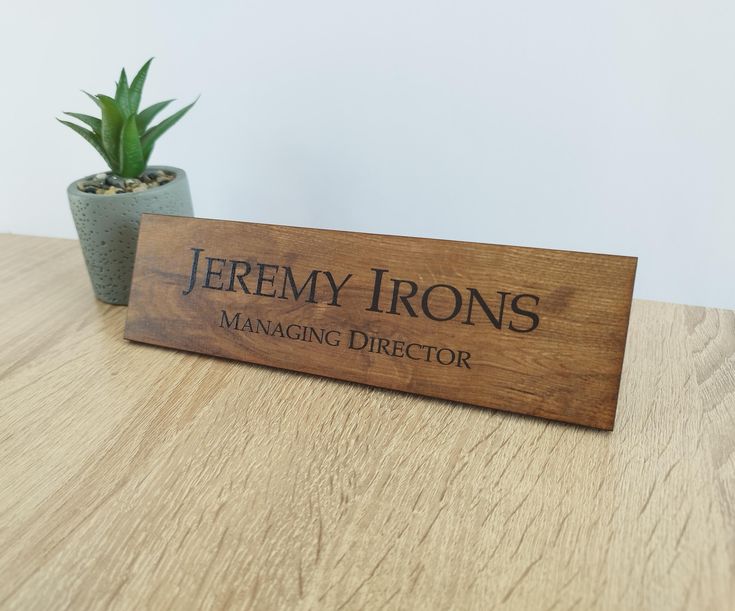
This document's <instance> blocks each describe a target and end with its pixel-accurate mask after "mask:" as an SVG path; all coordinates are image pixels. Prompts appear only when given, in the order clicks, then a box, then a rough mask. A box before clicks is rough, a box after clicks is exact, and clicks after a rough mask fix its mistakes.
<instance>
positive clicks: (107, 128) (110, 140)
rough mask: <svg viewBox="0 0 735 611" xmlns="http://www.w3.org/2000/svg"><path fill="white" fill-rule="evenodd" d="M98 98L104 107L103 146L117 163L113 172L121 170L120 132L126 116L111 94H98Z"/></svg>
mask: <svg viewBox="0 0 735 611" xmlns="http://www.w3.org/2000/svg"><path fill="white" fill-rule="evenodd" d="M97 99H98V100H99V101H100V105H101V107H102V133H101V138H102V146H103V147H104V149H105V152H106V153H107V155H108V156H109V158H110V160H111V161H112V162H113V164H114V165H115V167H113V168H112V170H113V172H119V169H120V168H119V161H120V133H121V132H122V128H123V123H124V121H125V118H124V117H123V114H122V111H121V110H120V107H119V106H118V105H117V102H115V100H113V99H112V98H111V97H110V96H106V95H103V94H98V95H97Z"/></svg>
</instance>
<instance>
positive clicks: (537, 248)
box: [141, 212, 638, 266]
mask: <svg viewBox="0 0 735 611" xmlns="http://www.w3.org/2000/svg"><path fill="white" fill-rule="evenodd" d="M145 217H158V218H161V217H163V218H165V217H173V218H179V219H185V220H197V221H209V222H213V223H239V224H241V225H254V226H258V227H272V228H276V229H284V228H285V229H299V230H305V231H329V232H335V233H343V234H351V235H363V236H372V237H378V238H389V239H392V238H402V239H410V240H422V241H435V242H450V243H452V244H472V245H485V246H497V247H501V248H517V249H520V250H532V251H545V252H556V253H570V254H577V255H593V256H596V257H610V258H614V259H628V260H630V261H631V262H633V263H635V264H636V266H637V263H638V257H637V256H635V255H618V254H611V253H601V252H589V251H584V250H571V249H565V248H546V247H543V246H518V245H516V244H496V243H490V242H472V241H470V240H452V239H449V238H427V237H421V236H407V235H401V234H391V233H373V232H369V231H353V230H349V229H333V228H324V227H303V226H300V225H283V224H281V223H256V222H253V221H238V220H231V219H213V218H207V217H201V216H196V217H192V216H181V215H177V214H156V213H152V212H144V213H142V215H141V221H142V220H143V219H144V218H145Z"/></svg>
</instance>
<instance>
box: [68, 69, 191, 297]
mask: <svg viewBox="0 0 735 611" xmlns="http://www.w3.org/2000/svg"><path fill="white" fill-rule="evenodd" d="M151 61H152V59H149V60H148V61H147V62H146V63H145V64H144V65H143V67H142V68H141V69H140V70H139V71H138V73H137V74H136V75H135V78H133V80H132V81H130V83H128V78H127V75H126V74H125V69H124V68H123V70H122V72H121V73H120V80H119V81H118V82H117V84H116V90H115V96H114V97H111V96H107V95H103V94H98V95H91V94H89V93H87V95H88V96H89V97H90V98H91V99H92V101H93V102H94V103H95V104H96V105H97V106H98V108H99V110H100V117H93V116H90V115H86V114H80V113H74V112H65V113H64V114H66V115H69V116H71V117H73V118H75V119H77V120H78V121H80V122H82V123H83V124H85V125H86V126H87V127H88V128H89V129H87V128H86V127H82V126H81V125H78V124H76V123H72V122H70V121H63V120H61V119H59V121H61V123H63V124H64V125H67V126H68V127H70V128H71V129H73V130H74V131H75V132H77V133H78V134H79V135H80V136H82V137H83V138H84V139H85V140H86V141H87V142H89V143H90V144H91V145H92V146H93V147H94V148H95V150H96V151H97V152H98V153H99V154H100V155H101V156H102V158H103V159H104V160H105V163H106V164H107V166H108V167H109V171H106V172H98V173H95V174H91V175H89V176H86V177H85V178H82V179H80V180H75V181H74V182H72V183H71V184H70V185H69V187H68V189H67V194H68V196H69V205H70V206H71V212H72V216H73V217H74V224H75V225H76V228H77V233H78V234H79V241H80V243H81V246H82V252H83V253H84V260H85V262H86V264H87V271H88V272H89V277H90V279H91V281H92V287H93V288H94V293H95V295H96V296H97V298H98V299H100V300H101V301H104V302H106V303H113V304H127V302H128V295H129V293H130V280H131V277H132V273H133V260H134V258H135V248H136V245H137V241H138V226H139V222H140V215H141V214H142V213H144V212H154V213H157V214H173V215H179V216H192V215H193V213H194V212H193V209H192V205H191V195H190V193H189V184H188V182H187V179H186V173H185V172H184V171H183V170H181V169H179V168H172V167H168V166H149V165H148V160H149V159H150V156H151V153H152V152H153V146H154V144H155V143H156V141H157V140H158V138H160V137H161V135H163V134H164V133H165V132H166V131H167V130H168V129H169V128H171V127H172V126H173V125H174V124H175V123H176V122H177V121H178V120H179V119H181V117H183V116H184V115H185V114H186V113H187V112H188V110H189V109H190V108H191V107H192V106H193V105H194V104H195V103H196V100H195V101H194V102H192V103H191V104H189V105H188V106H186V107H184V108H182V109H181V110H179V111H177V112H175V113H174V114H172V115H171V116H169V117H168V118H166V119H164V120H163V121H161V122H160V123H158V124H156V125H153V126H152V125H151V123H152V122H153V120H154V119H155V117H156V116H157V115H158V113H160V112H161V111H162V110H163V109H164V108H166V107H167V106H168V105H169V104H170V103H171V102H172V101H173V100H166V101H164V102H158V103H157V104H153V105H151V106H148V107H147V108H145V109H143V110H139V106H140V99H141V95H142V93H143V85H144V84H145V80H146V76H147V75H148V68H149V67H150V64H151ZM85 93H86V92H85Z"/></svg>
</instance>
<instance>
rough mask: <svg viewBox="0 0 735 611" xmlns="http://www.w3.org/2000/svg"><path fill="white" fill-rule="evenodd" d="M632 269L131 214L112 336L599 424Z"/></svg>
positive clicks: (609, 409) (564, 257)
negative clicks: (132, 257)
mask: <svg viewBox="0 0 735 611" xmlns="http://www.w3.org/2000/svg"><path fill="white" fill-rule="evenodd" d="M195 249H198V250H195ZM207 257H210V258H211V260H208V259H207ZM195 260H196V262H197V269H196V273H195V274H194V277H195V282H194V283H193V284H192V283H191V278H192V268H193V265H194V262H195ZM233 262H239V263H233ZM636 263H637V259H636V258H635V257H619V256H611V255H598V254H588V253H578V252H570V251H556V250H546V249H534V248H522V247H515V246H497V245H488V244H476V243H469V242H453V241H446V240H431V239H424V238H407V237H399V236H384V235H371V234H361V233H352V232H342V231H328V230H320V229H303V228H295V227H284V226H274V225H262V224H254V223H241V222H232V221H216V220H208V219H193V218H183V217H172V216H160V215H144V216H143V219H142V221H141V228H140V237H139V241H138V251H137V255H136V262H135V271H134V274H133V286H132V290H131V295H130V304H129V309H128V317H127V323H126V327H125V337H126V338H127V339H130V340H134V341H138V342H145V343H149V344H155V345H159V346H165V347H169V348H177V349H182V350H188V351H192V352H199V353H203V354H209V355H214V356H220V357H226V358H232V359H237V360H241V361H247V362H252V363H258V364H262V365H269V366H274V367H280V368H285V369H291V370H296V371H302V372H306V373H312V374H317V375H323V376H328V377H332V378H337V379H342V380H349V381H352V382H359V383H364V384H371V385H374V386H380V387H383V388H390V389H394V390H400V391H406V392H411V393H416V394H421V395H427V396H432V397H439V398H444V399H449V400H453V401H459V402H464V403H468V404H473V405H478V406H483V407H490V408H495V409H500V410H506V411H512V412H517V413H522V414H528V415H533V416H539V417H542V418H549V419H553V420H561V421H564V422H572V423H577V424H582V425H586V426H591V427H596V428H601V429H608V430H611V429H612V428H613V424H614V421H615V409H616V404H617V396H618V387H619V384H620V375H621V370H622V366H623V354H624V350H625V342H626V335H627V328H628V318H629V314H630V306H631V299H632V292H633V282H634V278H635V269H636ZM208 265H209V267H208ZM233 267H234V272H233ZM248 267H249V268H250V271H249V273H245V272H246V271H247V269H248ZM208 269H209V270H210V271H211V273H210V274H209V276H208V279H207V270H208ZM376 269H381V270H387V271H385V272H383V273H382V282H381V291H380V293H379V297H380V298H379V300H378V301H377V303H374V298H375V283H376V276H378V275H379V274H380V273H379V272H375V271H374V270H376ZM312 272H314V273H313V275H312ZM289 274H290V275H289ZM349 274H352V276H351V277H349V279H348V280H347V281H346V282H345V283H344V285H343V286H342V287H341V288H339V285H340V284H341V283H342V281H343V280H344V279H345V278H346V277H347V276H348V275H349ZM238 276H240V278H238ZM259 278H260V282H259ZM291 280H293V282H291ZM312 280H313V283H314V284H313V292H312ZM330 280H332V282H330ZM395 280H402V281H403V282H401V283H396V282H394V281H395ZM205 285H207V286H208V288H205ZM259 285H260V286H259ZM436 285H442V286H436ZM394 287H397V288H398V296H397V297H396V298H395V307H393V308H392V306H393V301H394V298H393V289H394ZM414 287H415V295H411V293H413V289H414ZM431 287H434V288H431ZM302 288H303V290H302ZM294 289H295V291H294ZM336 289H338V290H336ZM246 291H247V292H246ZM297 294H298V298H297ZM503 294H505V295H503ZM402 296H405V297H406V298H405V300H404V299H401V297H402ZM483 304H484V306H485V307H483ZM501 306H503V307H502V308H501ZM377 310H381V311H377ZM223 312H224V313H225V315H224V316H223ZM501 313H502V314H501ZM238 314H239V317H238ZM452 315H453V316H452ZM432 317H433V318H432ZM535 317H537V319H536V318H535ZM437 319H447V320H437ZM258 321H260V324H259V323H258ZM536 322H537V326H536ZM498 327H499V328H498ZM310 329H311V330H310ZM529 329H530V330H529ZM330 331H331V333H329V332H330ZM361 334H364V335H361ZM289 336H290V337H289ZM365 336H367V337H375V338H384V340H389V341H388V342H386V341H383V342H379V341H378V339H376V340H375V341H374V342H373V344H372V346H373V349H374V350H373V351H372V352H371V351H370V350H369V347H370V344H369V343H368V345H367V347H365V348H364V349H358V348H359V347H360V345H361V344H362V343H363V341H364V338H365ZM304 338H306V339H304ZM351 339H352V347H350V343H351V342H350V340H351ZM320 340H321V342H322V343H319V342H320ZM337 340H338V341H339V345H330V343H331V344H336V343H337ZM401 342H402V343H401ZM409 344H414V346H413V347H412V348H411V347H409ZM419 346H420V347H419ZM431 347H433V349H432V348H431ZM401 355H402V356H401ZM445 363H446V364H445Z"/></svg>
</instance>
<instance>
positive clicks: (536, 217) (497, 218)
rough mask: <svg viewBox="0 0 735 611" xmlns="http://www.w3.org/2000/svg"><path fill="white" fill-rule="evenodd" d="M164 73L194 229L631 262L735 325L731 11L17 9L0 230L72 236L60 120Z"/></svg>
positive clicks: (676, 3) (234, 6) (11, 34)
mask: <svg viewBox="0 0 735 611" xmlns="http://www.w3.org/2000/svg"><path fill="white" fill-rule="evenodd" d="M151 55H154V56H155V57H156V60H155V61H154V63H153V66H152V69H151V73H150V75H149V83H148V86H147V89H146V91H145V94H144V100H143V102H144V103H151V102H154V101H158V100H160V99H164V98H168V97H176V98H178V99H179V100H180V101H181V103H184V102H187V101H189V100H191V99H193V98H194V97H195V96H196V95H197V94H199V93H201V94H202V97H201V99H200V101H199V103H198V105H197V106H196V107H195V108H194V109H193V110H192V112H191V113H190V114H189V115H188V116H187V117H185V118H184V119H183V120H182V122H181V123H180V124H179V125H178V126H176V127H175V128H174V129H173V130H172V131H171V132H169V133H168V134H167V135H166V136H164V137H163V138H162V140H161V141H160V143H159V145H158V147H157V149H156V151H155V152H154V154H153V159H152V161H153V162H157V163H165V164H170V165H175V166H180V167H183V168H185V169H186V170H187V171H188V173H189V175H190V178H191V185H192V193H193V197H194V206H195V209H196V211H197V214H198V215H199V216H205V217H215V218H229V219H241V220H254V221H262V222H270V223H283V224H293V225H309V226H316V227H327V228H338V229H351V230H358V231H369V232H381V233H397V234H408V235H421V236H435V237H442V238H452V239H462V240H474V241H482V242H493V243H509V244H519V245H528V246H541V247H552V248H564V249H573V250H586V251H594V252H606V253H620V254H627V255H637V256H638V257H640V261H639V268H638V269H639V272H638V280H637V284H636V295H637V296H638V297H641V298H650V299H659V300H664V301H674V302H684V303H693V304H702V305H709V306H720V307H728V308H735V273H734V270H735V2H733V1H732V0H697V1H694V0H689V1H682V0H610V1H608V2H601V1H590V0H563V1H557V2H547V1H545V0H536V1H523V0H519V1H514V2H507V1H504V2H500V1H496V0H493V1H489V0H488V1H481V0H476V1H473V0H452V1H442V2H435V1H431V0H423V1H419V0H415V1H402V0H370V1H369V2H367V1H364V2H349V1H345V0H333V1H324V0H311V1H310V2H297V1H293V2H282V1H278V0H270V1H265V0H263V1H258V2H236V1H229V2H225V1H216V0H212V1H210V2H189V3H187V2H184V1H183V0H179V1H171V0H166V1H158V2H142V1H136V0H132V1H131V0H128V1H127V2H125V3H123V4H120V3H107V2H104V3H103V2H101V0H68V1H67V2H57V1H53V2H51V1H48V2H30V1H27V2H12V3H11V2H7V3H5V2H4V3H3V5H2V8H1V9H0V68H1V72H0V79H1V81H0V82H2V84H1V85H0V120H1V121H2V128H1V129H0V138H1V139H2V147H0V181H1V184H2V198H1V200H0V206H1V207H0V231H11V232H16V233H28V234H37V235H49V236H66V237H74V235H75V231H74V227H73V224H72V221H71V216H70V213H69V211H68V207H67V202H66V196H65V188H66V185H67V184H68V183H69V182H71V181H72V180H73V179H76V178H78V177H80V176H82V175H85V174H88V173H91V172H95V171H99V170H102V169H103V168H104V163H103V162H102V161H101V160H100V159H99V158H98V157H97V155H96V153H95V152H94V151H93V150H92V149H91V148H90V147H89V146H88V145H87V144H86V143H85V142H84V141H83V140H82V139H81V138H79V137H78V136H76V135H75V134H73V133H72V132H71V131H70V130H68V129H67V128H65V127H63V126H61V125H60V124H58V123H56V122H55V121H54V117H55V116H60V112H61V111H62V110H73V111H77V112H90V111H93V110H94V109H93V105H92V103H91V102H90V101H89V100H87V98H86V97H85V96H84V95H83V94H82V93H80V91H79V90H80V89H81V88H84V89H88V90H90V91H92V92H95V93H96V92H110V91H111V90H112V88H113V86H114V85H113V83H114V80H115V79H116V78H117V73H118V71H119V69H120V67H121V66H122V65H125V66H127V67H128V69H129V71H131V72H132V71H135V70H136V69H137V68H138V67H139V66H140V64H142V62H143V61H144V60H145V59H146V58H148V57H149V56H151Z"/></svg>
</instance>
